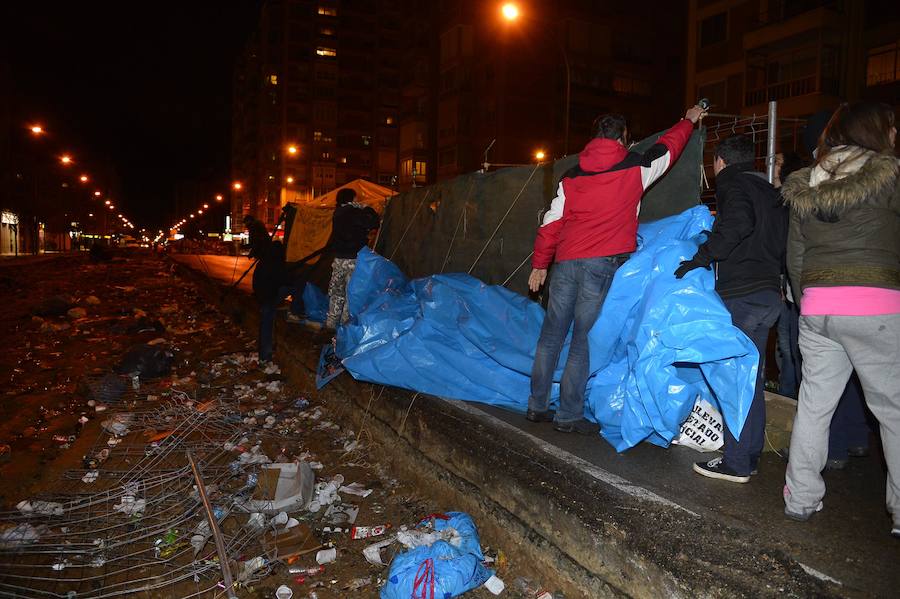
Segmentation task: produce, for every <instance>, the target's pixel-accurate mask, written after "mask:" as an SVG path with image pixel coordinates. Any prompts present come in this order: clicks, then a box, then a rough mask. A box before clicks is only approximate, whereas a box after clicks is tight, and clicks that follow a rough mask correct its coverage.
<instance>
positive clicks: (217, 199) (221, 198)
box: [216, 193, 225, 202]
mask: <svg viewBox="0 0 900 599" xmlns="http://www.w3.org/2000/svg"><path fill="white" fill-rule="evenodd" d="M224 199H225V198H224V197H223V196H222V194H221V193H217V194H216V201H217V202H221V201H222V200H224Z"/></svg>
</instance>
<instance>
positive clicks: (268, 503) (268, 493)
mask: <svg viewBox="0 0 900 599" xmlns="http://www.w3.org/2000/svg"><path fill="white" fill-rule="evenodd" d="M254 449H258V448H254ZM245 454H246V452H245V453H243V454H241V457H243V456H244V455H245ZM257 455H258V454H257ZM263 457H265V456H263ZM238 459H239V461H241V462H242V463H253V462H250V461H249V460H241V458H238ZM266 461H268V458H266ZM314 482H315V475H314V474H313V472H312V469H311V468H310V467H309V464H307V463H306V462H295V463H289V464H271V465H264V466H263V467H262V468H261V469H260V473H259V482H258V483H256V484H255V491H254V493H253V498H252V499H250V500H247V501H244V502H243V503H239V504H237V507H238V508H240V509H241V510H243V511H246V512H261V513H263V514H268V515H274V514H278V513H279V512H290V511H294V510H302V509H304V508H306V506H307V505H308V504H309V502H310V500H311V499H312V497H313V484H314Z"/></svg>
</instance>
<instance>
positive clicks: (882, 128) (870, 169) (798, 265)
mask: <svg viewBox="0 0 900 599" xmlns="http://www.w3.org/2000/svg"><path fill="white" fill-rule="evenodd" d="M894 118H895V116H894V111H893V109H892V108H891V107H890V106H887V105H885V104H879V103H875V102H858V103H855V104H851V105H846V104H845V105H842V106H841V107H840V108H838V110H837V111H836V112H835V114H834V115H833V116H832V117H831V120H830V121H829V123H828V126H827V127H826V129H825V132H824V133H823V134H822V137H821V138H820V143H819V148H818V151H817V153H816V161H815V164H814V165H813V166H812V167H811V168H806V169H801V170H799V171H797V172H795V173H794V174H793V175H791V176H790V177H788V179H787V180H786V181H785V183H784V186H783V193H784V197H785V200H786V201H787V202H788V204H789V206H790V210H791V222H790V235H789V239H788V260H787V265H788V274H789V276H790V279H791V286H792V289H793V291H794V297H795V298H798V299H799V301H800V351H801V353H802V355H803V378H802V382H801V383H800V397H799V400H798V404H797V415H796V417H795V418H794V426H793V431H792V434H791V446H790V458H789V461H788V467H787V473H786V475H785V488H784V502H785V508H784V513H785V515H786V516H787V517H789V518H791V519H794V520H800V521H805V520H808V519H809V518H810V517H811V516H812V515H813V514H815V513H816V512H818V511H819V510H821V509H822V508H823V502H822V499H823V498H824V496H825V481H824V480H823V479H822V474H821V472H822V469H823V468H824V467H825V464H826V461H827V459H828V433H829V425H830V423H831V419H832V415H833V414H834V411H835V408H836V407H837V405H838V402H839V400H840V397H841V392H842V391H843V390H844V386H845V385H846V384H847V380H848V379H849V378H850V375H851V373H852V372H853V371H854V370H855V371H856V374H857V375H858V377H859V381H860V383H861V384H862V388H863V394H864V396H865V401H866V404H867V405H868V406H869V409H870V410H871V411H872V414H874V416H875V418H876V419H877V420H878V423H879V425H880V430H881V443H882V448H883V449H884V458H885V462H886V463H887V470H888V473H887V496H886V502H887V508H888V512H890V514H891V516H892V518H893V528H892V529H891V534H892V535H893V536H894V537H897V538H900V384H898V381H900V190H898V174H900V165H898V161H897V158H896V156H895V155H894V145H895V142H896V137H897V128H896V126H895V121H894Z"/></svg>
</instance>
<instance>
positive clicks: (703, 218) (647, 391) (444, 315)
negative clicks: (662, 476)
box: [337, 206, 758, 451]
mask: <svg viewBox="0 0 900 599" xmlns="http://www.w3.org/2000/svg"><path fill="white" fill-rule="evenodd" d="M712 221H713V219H712V216H711V215H710V213H709V210H708V209H707V208H706V207H704V206H697V207H695V208H692V209H690V210H687V211H685V212H683V213H682V214H680V215H676V216H673V217H669V218H666V219H662V220H659V221H656V222H653V223H646V224H642V225H641V226H640V228H639V230H638V238H639V239H638V250H637V251H636V252H635V253H634V254H633V255H632V257H631V259H630V260H628V261H627V262H626V263H625V264H623V265H622V266H621V267H620V268H619V270H618V272H617V273H616V276H615V279H614V280H613V284H612V287H611V289H610V292H609V295H608V296H607V299H606V302H605V303H604V307H603V310H602V311H601V314H600V316H599V318H598V319H597V323H596V324H595V326H594V328H593V329H592V330H591V334H590V346H591V372H592V376H591V378H590V380H589V382H588V389H587V394H586V401H585V416H586V417H588V418H590V419H592V420H595V421H597V422H599V423H600V425H601V429H602V430H601V433H602V435H603V436H604V437H605V438H606V439H607V440H608V441H609V442H610V443H611V444H612V445H613V446H614V447H615V448H616V449H617V450H618V451H624V450H625V449H628V448H629V447H633V446H634V445H636V444H638V443H640V442H641V441H643V440H649V441H651V442H653V443H656V444H657V445H662V446H667V445H668V443H669V442H670V441H671V440H672V438H673V437H675V436H677V435H678V432H679V429H680V426H681V423H682V422H683V421H684V420H685V419H686V418H687V416H688V414H689V413H690V411H691V409H692V408H693V405H694V401H695V399H696V398H697V396H698V395H699V396H701V397H703V398H705V399H708V400H709V401H711V402H712V403H714V404H718V406H719V408H720V411H721V412H722V414H723V416H724V418H725V422H726V423H727V425H728V427H729V429H730V430H732V431H740V430H741V428H742V427H743V424H744V420H745V418H746V416H747V411H748V410H749V407H750V401H751V400H752V397H753V389H754V381H755V377H756V371H757V362H758V354H757V351H756V348H755V347H754V346H753V344H752V343H751V341H750V340H749V339H748V338H747V337H746V336H745V335H744V334H743V333H741V332H740V331H739V330H738V329H737V328H735V327H734V326H733V325H732V324H731V317H730V315H729V313H728V312H727V310H726V309H725V307H724V305H723V304H722V302H721V300H720V299H719V297H718V295H717V294H716V293H715V285H714V279H713V274H712V272H711V271H708V270H705V269H697V270H693V271H691V272H690V273H688V274H687V276H685V277H684V279H682V280H678V279H676V278H675V277H674V275H673V274H672V273H673V272H674V271H675V269H676V268H677V266H678V263H679V262H680V261H681V260H683V259H686V258H689V257H691V256H693V254H694V252H695V251H696V249H697V246H698V245H699V243H701V242H702V241H703V239H704V237H705V234H704V231H706V230H709V229H710V228H711V227H712ZM348 301H349V309H350V314H351V319H350V322H349V323H348V324H347V325H345V326H343V327H341V328H340V330H339V331H338V340H337V353H338V355H339V356H341V358H343V361H344V366H345V367H346V368H347V370H348V371H349V372H350V373H351V374H352V375H353V376H354V378H357V379H360V380H365V381H370V382H374V383H381V384H386V385H393V386H397V387H404V388H407V389H411V390H415V391H420V392H424V393H430V394H433V395H438V396H441V397H449V398H454V399H463V400H470V401H479V402H484V403H489V404H494V405H499V406H503V407H505V408H508V409H512V410H516V411H520V412H524V411H525V409H526V408H527V405H528V394H529V382H530V373H531V365H532V362H533V360H534V348H535V345H536V344H537V339H538V336H539V334H540V330H541V324H542V322H543V318H544V310H543V309H542V308H541V307H540V306H539V305H538V304H536V303H534V302H532V301H531V300H529V299H528V298H526V297H523V296H521V295H518V294H516V293H513V292H511V291H509V290H508V289H505V288H503V287H498V286H490V285H485V284H484V283H482V282H481V281H479V280H478V279H475V278H473V277H471V276H468V275H463V274H447V275H434V276H430V277H424V278H421V279H415V280H412V281H409V280H407V279H406V277H404V276H403V274H402V273H401V272H400V271H399V270H398V269H397V267H396V266H395V265H394V264H392V263H391V262H389V261H388V260H385V259H384V258H382V257H381V256H379V255H377V254H374V253H372V252H371V251H369V250H368V249H367V248H363V249H362V250H361V251H360V253H359V256H358V259H357V265H356V270H355V272H354V274H353V276H352V278H351V280H350V285H349V289H348ZM567 347H568V343H567V344H566V347H565V348H564V349H563V352H562V356H561V357H560V367H559V368H557V372H556V375H555V380H556V381H559V380H560V378H561V375H562V366H564V365H565V359H566V355H567ZM558 391H559V390H558V385H557V384H554V390H553V399H552V403H553V404H556V403H557V400H558Z"/></svg>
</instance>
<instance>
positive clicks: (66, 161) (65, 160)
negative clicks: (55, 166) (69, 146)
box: [59, 154, 72, 164]
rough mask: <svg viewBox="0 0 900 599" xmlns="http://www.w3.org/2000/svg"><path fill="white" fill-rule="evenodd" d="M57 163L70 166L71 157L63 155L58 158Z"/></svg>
mask: <svg viewBox="0 0 900 599" xmlns="http://www.w3.org/2000/svg"><path fill="white" fill-rule="evenodd" d="M59 161H60V162H62V163H63V164H72V157H71V156H69V155H68V154H63V155H62V156H60V158H59Z"/></svg>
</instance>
